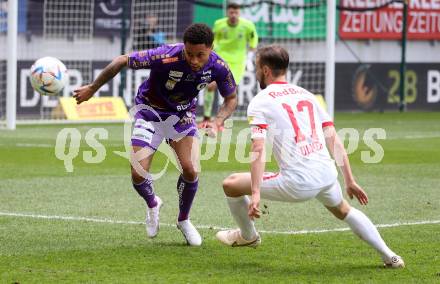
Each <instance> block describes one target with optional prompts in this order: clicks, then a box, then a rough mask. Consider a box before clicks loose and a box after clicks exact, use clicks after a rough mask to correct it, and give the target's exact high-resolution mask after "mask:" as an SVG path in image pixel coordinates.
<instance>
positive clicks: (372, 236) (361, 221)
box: [344, 207, 396, 261]
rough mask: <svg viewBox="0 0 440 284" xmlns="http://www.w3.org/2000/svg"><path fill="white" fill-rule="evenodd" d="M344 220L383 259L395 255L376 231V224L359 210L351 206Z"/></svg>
mask: <svg viewBox="0 0 440 284" xmlns="http://www.w3.org/2000/svg"><path fill="white" fill-rule="evenodd" d="M344 221H345V222H346V223H347V224H348V226H349V227H350V229H351V230H352V231H353V233H355V234H356V235H358V236H359V237H360V238H361V239H362V240H364V241H365V242H366V243H368V244H369V245H370V246H372V247H373V248H375V249H376V250H377V251H378V252H379V253H380V254H381V256H382V259H383V260H384V261H386V260H389V259H390V258H391V257H392V256H394V255H396V254H395V253H394V252H393V251H392V250H390V248H389V247H388V246H387V245H386V244H385V242H384V240H383V239H382V237H381V236H380V234H379V232H378V231H377V229H376V226H374V224H373V223H372V222H371V221H370V219H368V217H367V216H366V215H365V214H364V213H362V212H361V211H359V210H357V209H356V208H354V207H351V209H350V211H349V212H348V214H347V216H346V217H345V219H344Z"/></svg>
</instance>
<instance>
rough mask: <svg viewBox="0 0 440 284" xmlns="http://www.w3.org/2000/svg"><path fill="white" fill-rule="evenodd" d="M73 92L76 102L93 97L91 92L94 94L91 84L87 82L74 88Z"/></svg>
mask: <svg viewBox="0 0 440 284" xmlns="http://www.w3.org/2000/svg"><path fill="white" fill-rule="evenodd" d="M73 93H74V95H73V97H74V98H75V99H76V103H77V104H80V103H82V102H85V101H88V100H89V99H90V98H91V97H93V94H95V90H94V89H93V88H92V85H91V84H89V85H85V86H82V87H79V88H78V89H76V90H74V91H73Z"/></svg>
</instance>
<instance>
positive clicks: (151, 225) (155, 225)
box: [145, 195, 163, 238]
mask: <svg viewBox="0 0 440 284" xmlns="http://www.w3.org/2000/svg"><path fill="white" fill-rule="evenodd" d="M156 202H157V205H156V207H153V208H149V207H148V206H147V216H146V218H145V224H146V229H147V236H148V237H149V238H154V237H155V236H157V234H158V233H159V212H160V208H161V207H162V205H163V202H162V199H160V197H159V196H157V195H156Z"/></svg>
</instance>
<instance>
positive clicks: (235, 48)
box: [199, 2, 258, 130]
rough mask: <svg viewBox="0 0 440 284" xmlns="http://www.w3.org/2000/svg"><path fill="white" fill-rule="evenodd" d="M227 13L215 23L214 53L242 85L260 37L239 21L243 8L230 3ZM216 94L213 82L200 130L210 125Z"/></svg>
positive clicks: (252, 28) (204, 104)
mask: <svg viewBox="0 0 440 284" xmlns="http://www.w3.org/2000/svg"><path fill="white" fill-rule="evenodd" d="M226 10H227V17H225V18H222V19H219V20H217V21H215V23H214V27H213V32H214V50H215V52H216V53H217V54H218V55H220V57H221V58H223V60H225V61H226V63H227V64H228V65H229V69H230V70H231V71H232V75H233V76H234V79H235V82H236V83H237V85H239V84H240V81H241V80H242V79H243V75H244V71H245V69H246V62H247V57H248V56H250V57H253V54H254V50H255V48H256V47H257V45H258V35H257V31H256V29H255V25H254V23H252V22H251V21H249V20H246V19H244V18H241V17H240V5H238V4H236V3H232V2H230V3H228V5H227V9H226ZM248 49H249V50H250V52H249V54H248ZM216 90H217V85H216V83H215V82H214V81H213V82H212V83H211V84H209V85H208V87H207V88H206V89H205V93H204V103H203V116H204V117H203V121H202V122H201V123H199V128H206V127H209V125H210V121H211V115H212V105H213V102H214V94H215V91H216ZM220 130H221V129H220Z"/></svg>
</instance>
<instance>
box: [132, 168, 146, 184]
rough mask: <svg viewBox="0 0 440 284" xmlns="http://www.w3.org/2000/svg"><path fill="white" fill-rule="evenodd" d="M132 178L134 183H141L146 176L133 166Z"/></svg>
mask: <svg viewBox="0 0 440 284" xmlns="http://www.w3.org/2000/svg"><path fill="white" fill-rule="evenodd" d="M131 179H132V180H133V182H134V183H136V184H139V183H142V182H143V181H144V180H145V177H144V176H143V175H142V174H141V173H139V171H137V170H136V169H135V168H133V167H131Z"/></svg>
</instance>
